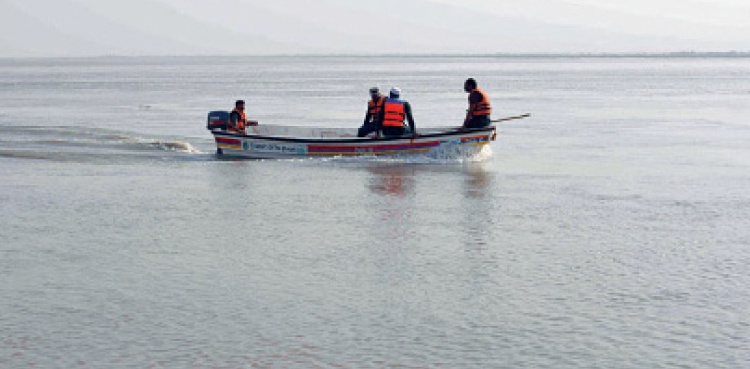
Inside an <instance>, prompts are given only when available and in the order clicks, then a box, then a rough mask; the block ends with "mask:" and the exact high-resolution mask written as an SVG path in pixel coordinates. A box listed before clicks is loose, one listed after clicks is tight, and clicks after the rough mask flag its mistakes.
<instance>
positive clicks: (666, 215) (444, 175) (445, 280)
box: [0, 57, 750, 368]
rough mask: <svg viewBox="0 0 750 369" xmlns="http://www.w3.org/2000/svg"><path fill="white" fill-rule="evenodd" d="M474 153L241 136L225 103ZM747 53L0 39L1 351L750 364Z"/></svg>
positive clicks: (545, 364)
mask: <svg viewBox="0 0 750 369" xmlns="http://www.w3.org/2000/svg"><path fill="white" fill-rule="evenodd" d="M470 76H471V77H475V78H477V80H478V81H479V83H480V86H481V87H483V88H484V89H485V90H487V91H488V92H489V93H490V96H491V97H492V100H493V103H494V105H495V107H496V114H495V117H501V116H510V115H519V114H522V113H527V112H529V113H532V117H531V118H529V119H525V120H519V121H512V122H505V123H501V125H500V130H499V135H498V141H496V142H494V143H492V145H491V146H490V147H489V149H488V150H486V151H484V152H482V153H481V155H479V156H477V157H472V158H466V157H462V156H456V155H446V154H445V153H442V154H429V155H425V156H422V157H417V158H410V159H404V158H381V159H344V158H333V159H314V160H292V161H271V160H269V161H232V160H220V159H218V158H217V157H215V156H214V155H213V150H214V146H213V142H212V139H211V137H210V135H209V134H208V132H207V131H205V129H204V127H205V122H204V119H205V116H206V113H207V111H208V110H216V109H227V108H229V107H231V105H232V102H233V101H234V100H235V99H236V98H245V99H246V100H248V105H249V108H250V112H249V115H250V117H252V118H255V119H258V120H260V121H261V124H293V125H305V126H339V127H357V126H358V125H359V124H360V123H361V120H362V118H363V116H364V111H365V101H366V99H367V98H368V97H367V89H368V88H369V87H370V86H371V85H373V84H378V85H380V86H381V88H384V89H386V88H389V87H390V86H392V85H398V86H399V87H401V88H402V90H403V91H404V97H405V98H406V99H408V100H409V101H410V102H411V103H412V105H413V107H414V114H415V118H416V121H417V126H418V127H419V126H422V127H424V126H451V125H457V124H459V123H460V122H461V120H462V116H463V114H464V109H465V108H466V102H465V99H466V95H465V94H464V93H463V92H462V84H463V81H464V79H466V78H467V77H470ZM749 76H750V60H749V59H742V58H716V59H711V58H490V57H477V58H458V57H453V58H450V57H445V58H437V57H432V58H429V57H404V58H386V57H382V58H364V57H296V58H282V57H265V58H122V59H120V58H103V59H86V60H76V59H54V60H7V59H6V60H0V176H1V178H2V181H0V368H26V367H42V368H384V367H387V368H747V367H750V350H749V349H748V348H750V315H749V314H748V313H747V312H748V311H750V293H748V291H749V290H750V275H749V273H748V270H747V265H748V264H750V251H749V249H748V246H749V245H750V230H748V220H747V219H750V190H748V183H749V182H750V145H749V144H748V143H749V142H750V121H749V120H748V117H750V82H749V81H750V79H748V77H749Z"/></svg>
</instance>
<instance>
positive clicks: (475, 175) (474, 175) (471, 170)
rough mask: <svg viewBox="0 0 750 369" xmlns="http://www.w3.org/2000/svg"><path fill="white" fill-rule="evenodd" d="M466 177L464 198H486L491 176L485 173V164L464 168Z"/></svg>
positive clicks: (475, 164)
mask: <svg viewBox="0 0 750 369" xmlns="http://www.w3.org/2000/svg"><path fill="white" fill-rule="evenodd" d="M463 172H464V174H465V175H466V180H465V181H464V190H465V193H466V197H470V198H484V197H485V196H487V194H488V191H487V188H488V187H490V186H491V185H492V176H491V175H490V173H489V172H488V171H487V163H471V164H469V165H467V166H465V167H464V170H463Z"/></svg>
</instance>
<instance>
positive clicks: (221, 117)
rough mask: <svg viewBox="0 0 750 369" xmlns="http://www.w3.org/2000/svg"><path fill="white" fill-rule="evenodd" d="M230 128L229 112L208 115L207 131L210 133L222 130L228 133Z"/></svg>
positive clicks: (216, 112) (222, 111)
mask: <svg viewBox="0 0 750 369" xmlns="http://www.w3.org/2000/svg"><path fill="white" fill-rule="evenodd" d="M227 128H229V112H228V111H224V110H216V111H212V112H209V113H208V124H207V125H206V129H208V130H209V131H213V130H217V129H218V130H222V131H226V130H227Z"/></svg>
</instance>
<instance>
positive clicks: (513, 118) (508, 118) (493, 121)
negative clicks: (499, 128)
mask: <svg viewBox="0 0 750 369" xmlns="http://www.w3.org/2000/svg"><path fill="white" fill-rule="evenodd" d="M530 116H531V114H529V113H526V114H522V115H518V116H515V117H507V118H500V119H493V120H491V121H490V122H492V123H497V122H505V121H506V120H515V119H523V118H528V117H530Z"/></svg>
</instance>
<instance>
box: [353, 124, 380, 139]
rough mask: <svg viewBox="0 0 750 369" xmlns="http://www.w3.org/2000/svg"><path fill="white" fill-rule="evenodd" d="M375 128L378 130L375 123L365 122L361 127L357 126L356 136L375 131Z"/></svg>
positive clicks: (363, 135)
mask: <svg viewBox="0 0 750 369" xmlns="http://www.w3.org/2000/svg"><path fill="white" fill-rule="evenodd" d="M377 130H378V125H377V124H375V123H365V124H363V125H362V127H359V131H357V137H365V136H367V135H368V134H370V133H372V132H376V131H377Z"/></svg>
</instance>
